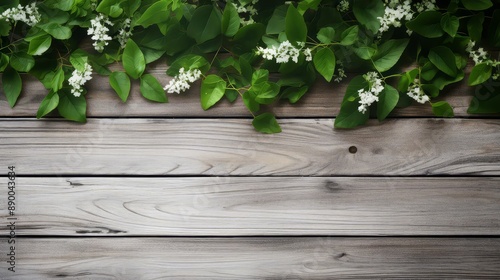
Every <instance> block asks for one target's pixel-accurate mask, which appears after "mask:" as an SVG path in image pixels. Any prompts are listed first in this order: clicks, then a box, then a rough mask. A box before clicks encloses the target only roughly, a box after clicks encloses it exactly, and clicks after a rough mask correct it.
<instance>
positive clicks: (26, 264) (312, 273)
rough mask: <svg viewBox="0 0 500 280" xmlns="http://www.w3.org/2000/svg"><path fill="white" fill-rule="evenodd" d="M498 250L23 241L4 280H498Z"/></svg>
mask: <svg viewBox="0 0 500 280" xmlns="http://www.w3.org/2000/svg"><path fill="white" fill-rule="evenodd" d="M0 242H1V246H2V247H3V248H5V247H6V246H7V245H6V244H7V243H6V240H5V238H3V239H0ZM499 246H500V239H491V238H483V239H473V238H438V239H435V238H332V237H330V238H328V237H325V238H288V237H285V238H201V239H197V238H76V239H75V238H66V239H58V238H50V239H46V238H41V239H38V238H37V239H33V238H28V239H26V238H18V239H17V242H16V256H17V266H16V269H17V271H16V273H15V274H12V273H11V272H9V271H7V270H6V269H2V270H0V276H1V277H0V278H1V279H4V280H10V279H13V280H19V279H26V280H32V279H125V280H126V279H133V280H137V279H424V278H425V279H428V278H431V279H498V277H499V276H500V250H499V249H498V248H499ZM2 251H3V250H2ZM2 263H3V264H2V266H6V265H7V264H6V263H4V262H2Z"/></svg>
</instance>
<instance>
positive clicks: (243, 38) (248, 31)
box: [232, 23, 266, 55]
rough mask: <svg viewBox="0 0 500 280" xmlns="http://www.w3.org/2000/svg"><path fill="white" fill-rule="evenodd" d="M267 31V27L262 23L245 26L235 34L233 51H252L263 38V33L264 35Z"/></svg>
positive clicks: (241, 52)
mask: <svg viewBox="0 0 500 280" xmlns="http://www.w3.org/2000/svg"><path fill="white" fill-rule="evenodd" d="M265 31H266V28H265V26H264V25H263V24H261V23H253V24H249V25H245V26H243V27H242V28H240V30H238V33H236V35H234V39H233V48H232V50H233V52H234V53H236V54H240V55H241V54H244V53H247V52H250V51H252V50H253V49H255V47H256V46H257V44H258V43H259V42H260V40H261V39H262V35H264V33H265Z"/></svg>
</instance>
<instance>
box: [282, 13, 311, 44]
mask: <svg viewBox="0 0 500 280" xmlns="http://www.w3.org/2000/svg"><path fill="white" fill-rule="evenodd" d="M285 33H286V37H287V39H288V41H290V43H292V44H294V45H297V42H305V41H306V38H307V25H306V22H305V21H304V18H303V17H302V15H301V14H300V13H299V11H297V9H296V8H295V7H294V6H293V5H290V6H288V10H287V12H286V18H285Z"/></svg>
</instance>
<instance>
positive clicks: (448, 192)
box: [0, 177, 500, 236]
mask: <svg viewBox="0 0 500 280" xmlns="http://www.w3.org/2000/svg"><path fill="white" fill-rule="evenodd" d="M17 183H18V186H19V187H18V188H17V196H18V198H19V200H18V201H19V202H18V207H17V208H18V210H17V212H16V216H17V218H18V219H19V221H20V222H19V225H18V227H17V234H18V235H65V236H71V235H76V236H82V235H85V236H89V235H90V236H109V235H111V236H116V235H122V236H159V235H168V236H174V235H175V236H245V235H250V236H257V235H260V236H262V235H267V236H269V235H353V236H373V235H401V236H403V235H406V236H412V235H498V234H500V215H498V213H500V178H488V177H481V178H336V177H321V178H319V177H303V178H300V177H299V178H295V177H272V178H269V177H258V178H255V177H254V178H251V177H244V178H242V177H205V178H72V177H60V178H22V177H21V178H18V179H17ZM0 210H2V211H1V213H7V212H8V211H7V209H0ZM0 234H1V235H4V236H5V235H8V228H5V227H3V228H1V229H0Z"/></svg>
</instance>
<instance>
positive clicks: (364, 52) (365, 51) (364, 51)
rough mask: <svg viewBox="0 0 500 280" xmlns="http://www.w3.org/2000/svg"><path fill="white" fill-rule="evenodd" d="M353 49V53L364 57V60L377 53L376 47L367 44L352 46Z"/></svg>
mask: <svg viewBox="0 0 500 280" xmlns="http://www.w3.org/2000/svg"><path fill="white" fill-rule="evenodd" d="M353 50H354V53H355V54H356V55H357V56H358V57H359V58H361V59H364V60H369V59H370V58H372V57H373V56H374V55H375V54H376V53H377V49H376V48H372V47H369V46H359V47H357V48H353Z"/></svg>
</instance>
